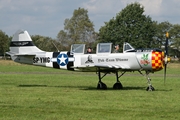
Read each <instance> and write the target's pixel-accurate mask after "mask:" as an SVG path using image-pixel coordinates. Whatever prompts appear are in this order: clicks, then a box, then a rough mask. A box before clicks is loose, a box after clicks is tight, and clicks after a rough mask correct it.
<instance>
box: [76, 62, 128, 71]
mask: <svg viewBox="0 0 180 120" xmlns="http://www.w3.org/2000/svg"><path fill="white" fill-rule="evenodd" d="M97 68H100V69H101V71H106V72H114V71H116V70H119V71H127V70H130V67H129V66H128V65H123V64H85V65H81V66H76V67H74V69H76V70H81V71H89V72H90V71H91V72H92V71H95V72H96V71H97Z"/></svg>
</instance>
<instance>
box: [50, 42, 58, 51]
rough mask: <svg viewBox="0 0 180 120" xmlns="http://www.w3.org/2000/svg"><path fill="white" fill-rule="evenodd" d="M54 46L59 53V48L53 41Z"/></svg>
mask: <svg viewBox="0 0 180 120" xmlns="http://www.w3.org/2000/svg"><path fill="white" fill-rule="evenodd" d="M52 44H53V45H54V47H55V48H56V49H57V51H58V52H59V49H58V48H57V46H56V45H55V44H54V42H53V41H52Z"/></svg>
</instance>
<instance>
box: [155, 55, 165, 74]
mask: <svg viewBox="0 0 180 120" xmlns="http://www.w3.org/2000/svg"><path fill="white" fill-rule="evenodd" d="M163 58H164V53H163V52H152V69H153V70H154V71H159V70H161V69H163V67H164V66H163Z"/></svg>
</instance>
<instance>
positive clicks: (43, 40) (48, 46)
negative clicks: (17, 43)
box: [31, 35, 58, 52]
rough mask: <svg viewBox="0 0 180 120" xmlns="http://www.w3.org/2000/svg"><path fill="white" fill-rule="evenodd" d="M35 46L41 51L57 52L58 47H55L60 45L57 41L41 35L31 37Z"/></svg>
mask: <svg viewBox="0 0 180 120" xmlns="http://www.w3.org/2000/svg"><path fill="white" fill-rule="evenodd" d="M31 38H32V40H33V42H34V44H35V45H36V46H37V47H38V48H39V49H41V50H44V51H49V52H51V51H57V49H56V47H55V46H54V45H53V43H54V44H55V45H58V42H57V41H56V40H53V39H52V38H50V37H44V36H40V35H32V36H31Z"/></svg>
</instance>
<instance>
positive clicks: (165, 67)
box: [164, 63, 167, 85]
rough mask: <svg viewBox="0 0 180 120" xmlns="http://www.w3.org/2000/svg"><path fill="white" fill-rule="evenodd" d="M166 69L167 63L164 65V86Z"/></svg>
mask: <svg viewBox="0 0 180 120" xmlns="http://www.w3.org/2000/svg"><path fill="white" fill-rule="evenodd" d="M166 67H167V63H165V64H164V85H165V82H166Z"/></svg>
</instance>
